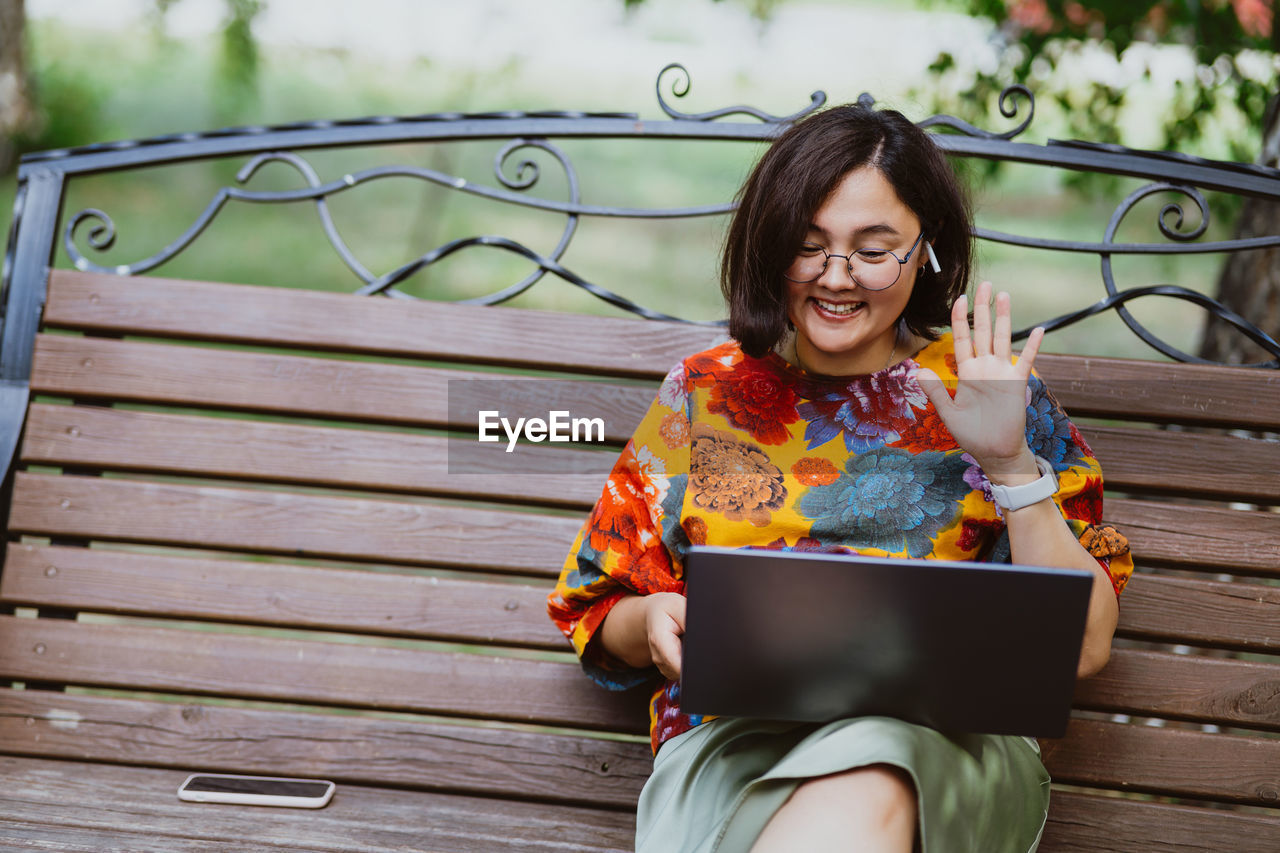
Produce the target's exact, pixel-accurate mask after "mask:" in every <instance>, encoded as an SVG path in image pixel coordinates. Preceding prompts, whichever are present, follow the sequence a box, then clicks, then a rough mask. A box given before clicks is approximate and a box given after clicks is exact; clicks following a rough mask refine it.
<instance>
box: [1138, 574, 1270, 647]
mask: <svg viewBox="0 0 1280 853" xmlns="http://www.w3.org/2000/svg"><path fill="white" fill-rule="evenodd" d="M1119 633H1120V635H1121V636H1125V637H1132V638H1135V639H1143V640H1160V641H1165V642H1171V643H1187V644H1190V645H1198V646H1209V647H1223V648H1231V649H1244V650H1247V651H1257V652H1280V587H1275V586H1263V585H1261V584H1256V583H1245V582H1233V583H1221V582H1216V581H1203V580H1195V579H1191V578H1172V577H1162V576H1158V575H1145V574H1144V575H1139V576H1138V577H1136V578H1135V579H1134V580H1133V582H1132V583H1130V584H1129V587H1128V589H1126V590H1125V593H1124V596H1123V597H1122V598H1121V599H1120V626H1119Z"/></svg>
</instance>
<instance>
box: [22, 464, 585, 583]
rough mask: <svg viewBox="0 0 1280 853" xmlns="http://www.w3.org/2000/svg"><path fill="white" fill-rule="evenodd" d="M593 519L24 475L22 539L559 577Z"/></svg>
mask: <svg viewBox="0 0 1280 853" xmlns="http://www.w3.org/2000/svg"><path fill="white" fill-rule="evenodd" d="M581 524H582V518H581V517H577V516H575V517H566V516H552V515H542V514H537V513H531V512H516V511H511V510H490V509H477V508H474V507H459V506H440V505H434V504H426V503H410V502H405V501H394V500H365V499H355V498H343V497H333V496H327V495H324V496H322V495H307V494H290V493H285V492H277V491H268V490H261V489H258V490H255V489H230V488H221V487H216V488H215V487H212V486H188V485H181V484H173V483H148V482H135V481H130V480H115V479H103V478H97V477H67V476H63V477H58V476H52V475H48V474H32V473H30V472H22V471H20V472H18V474H17V475H16V476H15V485H14V493H13V505H12V508H11V511H10V516H9V529H10V531H11V532H14V533H32V534H41V535H48V536H75V537H82V538H92V539H111V540H132V541H137V542H148V543H158V544H174V545H186V546H193V547H207V548H228V549H232V550H239V551H267V552H271V553H283V554H295V555H298V556H312V557H338V558H354V559H361V560H373V561H378V562H398V563H409V564H414V565H434V566H458V567H470V568H485V569H491V570H494V571H503V572H512V571H514V572H528V573H533V574H537V575H541V576H544V577H554V576H556V575H558V574H559V572H560V566H561V565H562V564H563V563H564V559H565V555H566V554H568V552H569V547H570V545H572V543H573V538H574V536H575V535H577V531H578V528H579V527H580V526H581Z"/></svg>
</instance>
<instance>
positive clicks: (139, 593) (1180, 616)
mask: <svg viewBox="0 0 1280 853" xmlns="http://www.w3.org/2000/svg"><path fill="white" fill-rule="evenodd" d="M548 587H549V584H548V585H546V586H527V585H512V584H503V583H484V582H480V581H461V580H451V579H447V578H424V577H415V576H409V575H396V574H383V573H373V572H357V571H350V570H342V569H325V568H317V567H298V566H286V565H279V564H274V563H261V562H240V561H233V560H201V559H191V558H183V557H173V556H155V555H147V554H135V553H130V552H123V551H112V550H100V549H86V548H59V547H49V546H37V545H29V544H25V545H24V544H17V543H11V544H10V545H9V547H8V557H7V560H6V562H5V573H4V575H3V577H2V578H0V599H3V600H4V601H7V602H9V603H12V604H18V605H28V606H35V607H42V606H43V607H61V608H67V609H73V610H100V611H105V612H118V613H132V614H141V615H158V616H174V617H178V618H190V619H219V620H229V621H239V622H250V623H258V624H268V625H282V626H283V625H289V626H296V627H303V628H319V629H333V630H345V631H360V632H373V633H386V634H398V635H404V636H414V637H423V638H429V639H443V640H454V641H458V642H468V643H502V644H510V645H523V646H531V647H537V648H548V649H563V648H565V640H564V638H563V637H562V636H561V635H560V634H559V632H557V631H556V630H555V629H554V628H553V627H552V625H551V623H550V622H549V620H548V619H547V618H546V614H545V606H544V605H545V599H546V594H547V589H548ZM355 588H359V589H360V595H359V596H354V597H353V596H351V595H350V591H351V590H352V589H355ZM1121 605H1122V606H1121V608H1120V635H1121V636H1125V637H1131V638H1136V639H1149V640H1160V641H1165V642H1171V643H1187V644H1192V645H1200V646H1208V647H1222V648H1232V649H1245V650H1250V651H1261V652H1267V651H1270V652H1275V651H1278V650H1280V588H1276V587H1271V586H1262V585H1259V584H1250V583H1243V582H1237V583H1220V582H1214V581H1201V580H1192V579H1187V578H1170V577H1160V576H1155V575H1140V576H1139V577H1138V578H1137V580H1135V581H1134V582H1133V583H1132V584H1130V586H1129V589H1128V590H1127V591H1126V592H1125V595H1124V597H1123V599H1121Z"/></svg>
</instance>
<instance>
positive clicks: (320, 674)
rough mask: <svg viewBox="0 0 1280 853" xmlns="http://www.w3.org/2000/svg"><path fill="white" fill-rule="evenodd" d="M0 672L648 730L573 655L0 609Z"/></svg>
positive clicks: (633, 702) (638, 699)
mask: <svg viewBox="0 0 1280 853" xmlns="http://www.w3.org/2000/svg"><path fill="white" fill-rule="evenodd" d="M0 676H7V677H9V678H11V679H14V680H17V681H27V680H39V681H55V682H59V683H64V682H65V683H70V684H81V685H93V686H99V687H127V688H131V689H135V690H155V691H162V692H177V693H184V692H193V693H201V694H217V695H223V696H233V697H239V698H253V699H276V700H282V701H292V702H304V703H314V704H336V705H346V706H353V707H368V708H376V709H382V710H405V711H419V712H423V713H431V714H447V715H456V716H481V717H487V718H489V719H495V720H507V721H511V722H521V723H539V724H546V725H566V726H580V727H588V728H597V729H606V730H621V731H625V732H627V733H631V734H638V733H643V732H647V731H648V720H647V719H645V718H644V715H645V712H646V708H645V706H646V704H647V703H646V698H647V697H645V696H641V695H636V694H615V693H610V692H609V691H606V690H602V689H601V688H599V687H597V686H596V685H595V684H593V683H592V682H591V681H590V680H589V679H588V678H586V676H584V675H583V674H582V670H581V668H580V667H579V666H578V664H577V662H571V663H559V662H555V661H542V660H529V659H524V658H506V657H491V656H486V655H475V654H465V653H449V652H440V651H431V650H424V649H406V648H401V647H398V646H391V645H363V644H360V645H357V644H350V643H337V642H321V641H318V640H295V639H284V638H281V637H274V636H272V637H267V636H256V635H246V634H228V633H221V632H211V631H196V630H175V629H164V628H152V627H142V626H134V625H96V624H86V623H80V622H66V621H63V620H51V619H23V618H18V617H13V616H0Z"/></svg>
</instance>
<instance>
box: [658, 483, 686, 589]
mask: <svg viewBox="0 0 1280 853" xmlns="http://www.w3.org/2000/svg"><path fill="white" fill-rule="evenodd" d="M688 482H689V475H688V474H676V475H675V476H674V477H672V478H671V479H670V480H669V482H668V486H667V496H666V497H665V498H663V500H662V524H661V527H662V543H663V544H664V545H666V546H667V550H669V551H670V552H671V554H672V556H674V557H675V558H676V560H677V561H678V562H675V563H672V568H676V566H677V565H678V564H679V563H683V562H684V557H685V554H687V553H688V552H689V545H690V542H689V537H688V536H687V535H686V534H685V532H684V528H683V527H681V526H680V520H681V517H682V516H683V514H684V492H685V487H686V486H687V485H688Z"/></svg>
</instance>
